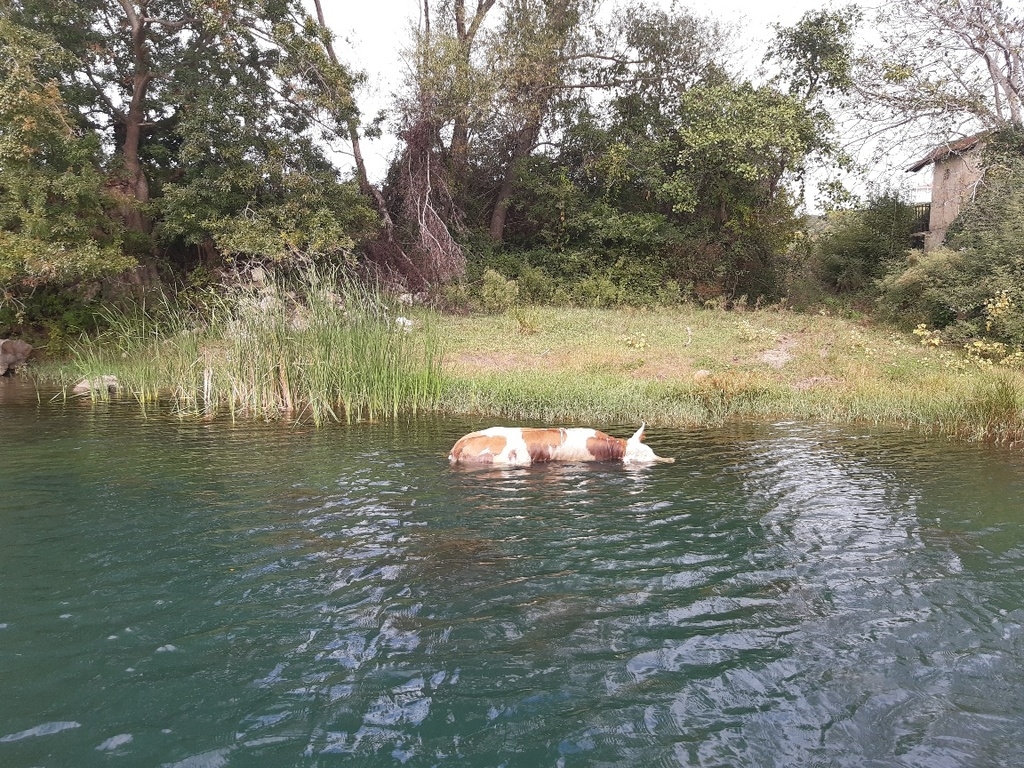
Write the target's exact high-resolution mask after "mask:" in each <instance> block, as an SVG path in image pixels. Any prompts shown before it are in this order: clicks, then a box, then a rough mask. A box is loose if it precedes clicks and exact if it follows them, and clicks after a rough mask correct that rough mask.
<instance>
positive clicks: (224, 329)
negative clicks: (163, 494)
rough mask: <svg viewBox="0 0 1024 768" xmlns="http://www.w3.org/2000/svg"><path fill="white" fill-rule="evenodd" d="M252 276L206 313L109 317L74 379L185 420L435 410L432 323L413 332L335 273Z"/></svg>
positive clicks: (156, 306) (84, 349) (421, 319)
mask: <svg viewBox="0 0 1024 768" xmlns="http://www.w3.org/2000/svg"><path fill="white" fill-rule="evenodd" d="M256 274H257V276H258V279H246V280H244V281H239V282H237V283H235V284H234V285H232V286H230V287H228V288H221V289H220V290H218V291H215V292H213V293H211V294H210V295H209V296H206V297H204V301H203V302H201V304H200V305H186V304H184V303H182V302H177V301H174V300H171V299H163V300H160V301H157V302H150V304H149V305H148V306H147V305H143V304H139V305H134V306H131V307H129V308H127V309H117V310H108V312H107V317H106V320H107V324H108V329H107V330H106V331H105V332H104V333H102V334H101V335H99V336H98V337H96V338H91V339H86V340H84V341H83V342H82V343H81V344H80V345H79V346H78V348H77V349H76V350H75V352H74V357H73V364H74V372H75V378H76V379H77V378H84V379H87V380H90V381H95V380H98V379H99V377H101V376H103V375H113V376H116V378H117V381H118V388H119V391H120V392H121V393H123V394H128V395H131V396H132V397H134V398H135V399H137V400H138V401H139V402H140V403H146V402H153V401H156V400H158V399H159V400H166V401H168V402H170V403H171V404H172V406H173V408H174V409H175V410H176V411H177V412H179V413H183V414H187V413H192V414H202V415H211V416H212V415H216V414H224V413H227V414H230V415H231V416H236V415H245V416H248V417H259V418H265V419H276V418H282V417H284V418H296V419H310V420H312V421H313V422H315V423H317V424H320V423H322V422H323V421H325V420H346V421H351V420H354V419H356V420H358V419H371V420H372V419H378V418H381V417H384V416H394V415H397V414H398V413H399V412H400V411H406V410H409V411H417V410H420V409H424V408H429V407H431V406H432V405H433V404H434V403H435V402H436V400H437V399H438V397H439V393H440V353H439V344H438V342H437V339H436V336H435V334H434V333H433V330H432V327H431V322H430V318H429V316H428V315H425V314H424V313H419V316H418V317H417V321H416V323H415V327H410V324H409V321H406V320H405V319H404V318H401V317H399V313H398V311H397V306H396V305H395V302H393V301H392V300H391V299H390V298H389V297H388V296H387V295H386V294H384V292H382V291H381V290H379V289H378V288H377V287H375V286H373V285H370V284H367V283H365V282H360V281H358V280H355V279H352V278H348V277H346V276H344V275H341V274H339V273H338V272H336V271H333V270H331V271H321V270H317V269H312V268H311V269H307V270H305V271H303V272H302V273H301V274H299V275H297V276H295V277H293V278H292V279H291V280H288V281H286V280H284V279H281V278H276V277H274V276H273V275H269V274H266V273H263V272H262V271H258V272H257V273H256ZM92 396H93V397H97V398H104V397H107V396H108V395H107V390H106V388H102V387H101V388H95V389H93V390H92Z"/></svg>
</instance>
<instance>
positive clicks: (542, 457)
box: [523, 429, 565, 464]
mask: <svg viewBox="0 0 1024 768" xmlns="http://www.w3.org/2000/svg"><path fill="white" fill-rule="evenodd" d="M523 441H524V442H525V443H526V448H527V450H529V452H530V461H532V462H533V463H534V464H541V463H543V462H545V461H551V454H552V452H553V450H554V449H555V448H557V447H558V446H560V445H561V444H562V443H564V442H565V432H564V431H563V430H561V429H524V430H523Z"/></svg>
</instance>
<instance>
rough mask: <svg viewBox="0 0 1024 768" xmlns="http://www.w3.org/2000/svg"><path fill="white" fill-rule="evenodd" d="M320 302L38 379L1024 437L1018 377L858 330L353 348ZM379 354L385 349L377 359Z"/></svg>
mask: <svg viewBox="0 0 1024 768" xmlns="http://www.w3.org/2000/svg"><path fill="white" fill-rule="evenodd" d="M275 306H277V305H275ZM281 306H282V307H283V306H284V305H283V304H282V305H281ZM324 306H325V307H327V308H326V309H324V310H323V312H321V313H314V314H313V315H312V317H308V316H303V317H300V318H298V320H297V319H296V317H295V315H294V313H291V314H290V313H289V312H288V311H285V310H282V311H280V312H278V313H277V314H276V315H275V320H274V322H272V323H269V324H268V322H267V320H266V317H265V315H262V314H259V313H257V314H256V315H255V316H254V317H252V318H250V319H249V320H248V321H247V322H245V323H243V324H242V325H241V326H240V325H239V320H238V317H237V315H236V316H235V317H234V318H233V319H232V321H231V323H230V324H227V325H225V326H223V327H220V328H215V329H208V330H206V331H204V332H202V333H199V332H198V331H196V330H195V329H192V330H189V329H187V328H184V325H183V323H182V322H181V319H180V318H179V319H178V320H176V323H177V327H176V328H175V329H168V330H165V331H163V332H161V333H153V332H152V329H150V332H149V336H148V337H147V338H148V339H149V340H148V341H146V343H142V340H140V339H138V338H136V341H137V342H138V343H137V344H135V345H134V346H130V348H128V349H127V350H126V348H125V346H124V344H123V343H121V342H123V340H124V338H125V336H126V334H124V333H122V335H121V336H120V337H119V338H120V339H121V342H118V341H117V339H112V338H106V339H103V338H101V339H100V340H98V341H95V342H91V343H89V344H88V345H86V346H85V347H83V348H82V349H81V350H79V354H78V355H77V356H76V358H75V360H73V361H71V362H65V363H60V364H51V365H50V366H48V367H47V368H45V369H42V370H39V371H38V372H37V374H36V375H38V376H42V377H45V378H47V379H48V380H49V381H60V382H61V383H62V385H63V386H64V387H65V392H66V393H67V394H68V396H73V395H72V393H71V391H70V390H71V386H72V385H73V383H74V382H75V381H77V380H78V379H80V378H82V377H87V378H98V377H99V376H100V375H113V376H116V377H117V379H118V381H119V382H120V387H121V390H120V393H119V395H118V396H121V397H125V396H129V397H135V398H136V399H139V400H140V401H147V402H154V401H155V400H157V399H158V398H169V399H170V400H171V401H172V405H173V407H174V408H175V409H177V410H178V411H179V412H183V413H186V414H188V413H191V414H194V415H201V416H207V417H209V416H218V415H220V416H222V415H225V414H231V415H232V416H238V417H249V418H260V419H273V418H284V419H302V420H312V421H316V422H318V423H319V422H321V421H331V420H345V419H352V418H354V419H364V418H371V419H376V418H383V417H387V416H388V415H389V414H392V415H393V414H394V413H396V412H397V411H399V410H409V409H410V408H411V409H413V410H416V411H419V412H431V411H434V412H441V413H446V414H451V415H460V416H473V417H479V418H480V419H481V420H485V419H486V421H488V422H497V421H504V422H508V423H512V422H517V421H538V422H544V423H552V424H554V423H586V424H590V425H594V426H598V427H600V426H602V425H607V424H611V423H623V424H635V423H638V422H639V421H640V420H646V421H647V422H648V423H649V424H651V425H654V426H659V427H665V426H705V425H716V424H722V423H725V422H728V421H731V420H751V419H758V420H764V419H771V420H786V419H793V420H809V421H824V422H834V423H870V424H877V425H884V426H898V427H904V428H910V429H918V430H923V431H925V432H931V433H936V434H943V435H950V436H955V437H958V438H963V439H969V440H991V441H996V442H1002V443H1006V444H1020V442H1021V441H1022V440H1024V371H1022V370H1021V369H1020V368H1019V367H1017V368H1014V367H1010V366H1005V365H999V364H994V363H991V362H989V361H985V360H983V359H981V358H980V357H979V356H978V355H977V354H975V355H969V354H967V353H965V352H964V350H962V349H953V348H948V347H947V346H944V345H942V344H936V343H935V342H936V341H937V340H936V339H935V338H933V337H932V336H929V335H924V336H922V335H920V334H919V335H917V336H915V335H913V334H908V333H904V332H900V331H897V330H894V329H892V328H888V327H883V326H878V325H873V324H871V323H870V322H867V321H863V320H856V319H853V320H851V319H845V318H839V317H834V316H829V315H824V314H817V315H806V314H799V313H796V312H792V311H788V310H770V309H769V310H753V311H740V312H737V311H729V312H726V311H722V310H717V309H703V308H696V307H686V306H684V307H677V308H671V309H657V310H633V309H615V310H599V309H580V308H554V307H519V308H516V309H513V310H510V311H509V312H507V313H504V314H498V315H482V314H473V315H453V314H438V313H435V312H433V311H430V310H426V309H423V308H418V309H409V308H406V310H404V311H405V315H407V316H401V317H397V318H396V317H395V316H394V312H393V311H392V312H390V313H389V312H386V311H382V312H380V313H379V317H376V316H375V317H376V319H375V320H374V322H373V323H371V324H370V325H374V327H375V328H376V330H374V331H373V332H372V333H371V332H363V331H360V334H359V335H358V336H357V337H353V336H352V334H351V331H348V333H349V335H348V336H344V335H341V334H342V331H341V330H340V329H342V328H343V327H349V326H351V325H352V319H351V314H346V312H348V310H341V309H337V308H333V307H334V305H333V304H328V303H327V302H324ZM364 320H365V318H364ZM363 325H364V326H365V325H367V323H366V322H364V323H363ZM171 331H173V332H171ZM132 334H135V336H136V337H138V336H141V334H139V333H138V332H137V329H136V330H133V331H132V332H131V334H127V335H132ZM354 338H355V339H357V341H354V340H353V339H354ZM339 339H340V340H341V341H344V349H345V350H346V352H345V354H344V355H340V354H339V353H338V344H339V343H341V341H339ZM922 340H925V341H927V342H929V343H927V344H922V343H921V342H922ZM243 342H244V343H243ZM357 342H358V343H357ZM385 347H387V348H393V349H394V350H395V351H392V352H389V353H388V354H387V355H385V356H381V359H380V360H371V359H370V353H369V351H372V350H378V351H379V350H381V349H384V348H385ZM331 349H333V350H334V352H332V353H330V354H328V353H327V352H325V350H331ZM360 350H362V351H360ZM368 350H369V351H368ZM332 356H333V357H332ZM332 361H333V362H332ZM339 361H343V362H344V365H342V362H339ZM366 363H368V365H366V366H365V368H363V367H361V366H363V364H366ZM346 366H347V367H346ZM384 371H388V373H387V374H386V375H384V373H382V372H384ZM307 389H308V391H306V390H307ZM91 396H92V397H97V398H103V397H106V396H107V393H106V391H105V390H102V391H93V392H92V393H91ZM318 404H319V406H320V409H319V410H317V407H316V406H317V405H318Z"/></svg>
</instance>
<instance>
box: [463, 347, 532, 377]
mask: <svg viewBox="0 0 1024 768" xmlns="http://www.w3.org/2000/svg"><path fill="white" fill-rule="evenodd" d="M550 365H551V360H550V358H548V357H546V356H545V355H538V354H523V353H520V352H460V353H459V354H457V355H455V356H454V357H451V358H449V359H447V360H446V362H445V367H446V368H450V369H454V370H461V371H467V372H469V373H476V372H478V371H508V370H519V371H522V370H529V369H532V368H547V367H550Z"/></svg>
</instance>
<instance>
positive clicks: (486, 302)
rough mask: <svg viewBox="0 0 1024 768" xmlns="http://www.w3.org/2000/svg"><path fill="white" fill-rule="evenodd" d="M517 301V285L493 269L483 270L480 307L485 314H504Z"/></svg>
mask: <svg viewBox="0 0 1024 768" xmlns="http://www.w3.org/2000/svg"><path fill="white" fill-rule="evenodd" d="M518 299H519V284H518V283H517V282H516V281H515V280H510V279H508V278H506V277H505V276H504V275H502V274H501V273H500V272H497V271H496V270H493V269H486V270H484V274H483V282H482V284H481V286H480V305H481V307H482V308H483V310H484V311H485V312H504V311H505V310H507V309H509V308H510V307H512V306H513V305H514V304H515V303H516V301H517V300H518Z"/></svg>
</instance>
